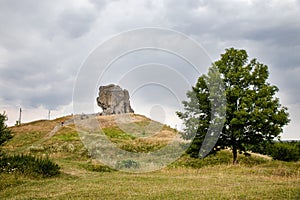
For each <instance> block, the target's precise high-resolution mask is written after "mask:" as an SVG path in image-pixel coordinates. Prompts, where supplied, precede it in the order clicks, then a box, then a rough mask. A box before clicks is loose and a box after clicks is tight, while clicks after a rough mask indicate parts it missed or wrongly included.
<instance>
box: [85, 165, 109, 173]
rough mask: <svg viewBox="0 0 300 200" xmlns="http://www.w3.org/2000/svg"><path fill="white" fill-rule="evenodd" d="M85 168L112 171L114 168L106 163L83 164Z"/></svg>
mask: <svg viewBox="0 0 300 200" xmlns="http://www.w3.org/2000/svg"><path fill="white" fill-rule="evenodd" d="M84 168H85V169H87V170H89V171H92V172H113V171H115V170H114V169H112V168H110V167H108V166H106V165H94V164H89V165H86V166H84Z"/></svg>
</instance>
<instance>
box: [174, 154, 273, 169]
mask: <svg viewBox="0 0 300 200" xmlns="http://www.w3.org/2000/svg"><path fill="white" fill-rule="evenodd" d="M231 162H232V159H231V153H230V152H229V151H227V150H222V151H218V152H216V153H215V154H214V155H213V154H210V155H208V156H206V157H205V158H203V159H197V158H191V157H190V156H187V155H184V156H182V157H181V158H180V159H178V160H177V161H176V162H174V163H172V164H171V165H170V166H169V167H171V168H172V167H190V168H201V167H206V166H215V165H227V164H230V163H231ZM267 162H268V160H266V159H263V158H259V157H254V156H244V155H242V156H240V159H239V164H240V165H243V166H249V167H251V166H256V165H260V164H264V163H267Z"/></svg>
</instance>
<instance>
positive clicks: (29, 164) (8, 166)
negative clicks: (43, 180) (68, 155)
mask: <svg viewBox="0 0 300 200" xmlns="http://www.w3.org/2000/svg"><path fill="white" fill-rule="evenodd" d="M59 169H60V167H59V166H58V165H57V164H55V163H53V162H52V161H51V160H50V159H49V158H36V157H34V156H32V155H13V156H6V155H4V156H2V157H1V158H0V173H19V174H22V175H26V176H32V177H51V176H55V175H57V174H59V173H60V172H59Z"/></svg>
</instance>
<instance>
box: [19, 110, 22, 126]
mask: <svg viewBox="0 0 300 200" xmlns="http://www.w3.org/2000/svg"><path fill="white" fill-rule="evenodd" d="M21 119H22V108H20V114H19V125H21Z"/></svg>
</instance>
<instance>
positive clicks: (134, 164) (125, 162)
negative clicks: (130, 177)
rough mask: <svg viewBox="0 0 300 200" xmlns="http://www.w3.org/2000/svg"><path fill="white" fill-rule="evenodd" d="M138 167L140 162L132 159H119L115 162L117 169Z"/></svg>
mask: <svg viewBox="0 0 300 200" xmlns="http://www.w3.org/2000/svg"><path fill="white" fill-rule="evenodd" d="M139 167H140V164H139V163H138V162H136V161H134V160H122V161H119V162H117V164H116V168H117V169H124V168H126V169H130V168H134V169H136V168H139Z"/></svg>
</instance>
